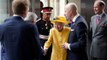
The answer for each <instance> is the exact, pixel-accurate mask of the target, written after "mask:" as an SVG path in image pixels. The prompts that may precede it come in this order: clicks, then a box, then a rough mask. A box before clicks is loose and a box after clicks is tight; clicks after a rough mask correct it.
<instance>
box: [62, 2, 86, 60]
mask: <svg viewBox="0 0 107 60" xmlns="http://www.w3.org/2000/svg"><path fill="white" fill-rule="evenodd" d="M65 16H66V18H67V20H70V21H71V32H70V36H69V41H68V43H64V44H63V46H62V47H63V48H65V49H68V52H67V60H87V55H86V40H87V28H88V26H87V23H86V21H85V19H84V18H83V17H82V16H81V15H80V14H79V13H78V12H77V5H76V4H75V3H69V4H67V5H66V6H65Z"/></svg>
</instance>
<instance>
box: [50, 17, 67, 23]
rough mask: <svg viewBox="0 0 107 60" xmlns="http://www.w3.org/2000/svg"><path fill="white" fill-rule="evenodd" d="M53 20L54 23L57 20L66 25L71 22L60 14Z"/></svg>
mask: <svg viewBox="0 0 107 60" xmlns="http://www.w3.org/2000/svg"><path fill="white" fill-rule="evenodd" d="M51 22H52V23H53V24H55V22H61V23H63V24H65V25H66V24H68V23H69V22H68V21H67V20H66V18H65V17H63V16H58V17H56V18H54V19H53V20H51Z"/></svg>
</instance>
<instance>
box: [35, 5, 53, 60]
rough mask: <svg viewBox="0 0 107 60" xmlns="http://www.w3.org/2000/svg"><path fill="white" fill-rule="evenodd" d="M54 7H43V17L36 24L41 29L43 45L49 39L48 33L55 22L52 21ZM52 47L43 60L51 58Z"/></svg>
mask: <svg viewBox="0 0 107 60" xmlns="http://www.w3.org/2000/svg"><path fill="white" fill-rule="evenodd" d="M52 9H53V8H52V7H43V8H42V11H41V12H42V17H41V18H42V19H41V20H37V22H36V25H37V28H38V31H39V37H40V42H41V45H42V47H43V46H44V43H45V42H46V41H47V39H48V35H49V32H50V29H51V28H52V27H53V24H52V23H51V22H50V16H51V13H52ZM51 49H52V48H51V47H50V48H49V50H48V52H47V55H45V56H43V57H42V60H50V56H51Z"/></svg>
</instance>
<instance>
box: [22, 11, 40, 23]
mask: <svg viewBox="0 0 107 60" xmlns="http://www.w3.org/2000/svg"><path fill="white" fill-rule="evenodd" d="M37 18H38V16H37V15H36V14H35V13H33V12H28V13H27V16H26V17H25V19H24V20H25V21H32V20H36V19H37Z"/></svg>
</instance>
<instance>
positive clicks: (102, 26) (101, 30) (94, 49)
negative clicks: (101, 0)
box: [90, 13, 107, 58]
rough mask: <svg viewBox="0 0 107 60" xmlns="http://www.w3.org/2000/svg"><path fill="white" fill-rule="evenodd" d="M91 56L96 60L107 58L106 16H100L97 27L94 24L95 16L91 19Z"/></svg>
mask: <svg viewBox="0 0 107 60" xmlns="http://www.w3.org/2000/svg"><path fill="white" fill-rule="evenodd" d="M90 25H91V26H90V27H91V33H92V34H91V39H92V43H91V49H90V52H91V56H92V57H96V58H107V15H106V14H105V13H103V14H102V16H101V21H100V23H99V25H97V24H96V15H94V16H92V18H91V24H90Z"/></svg>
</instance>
